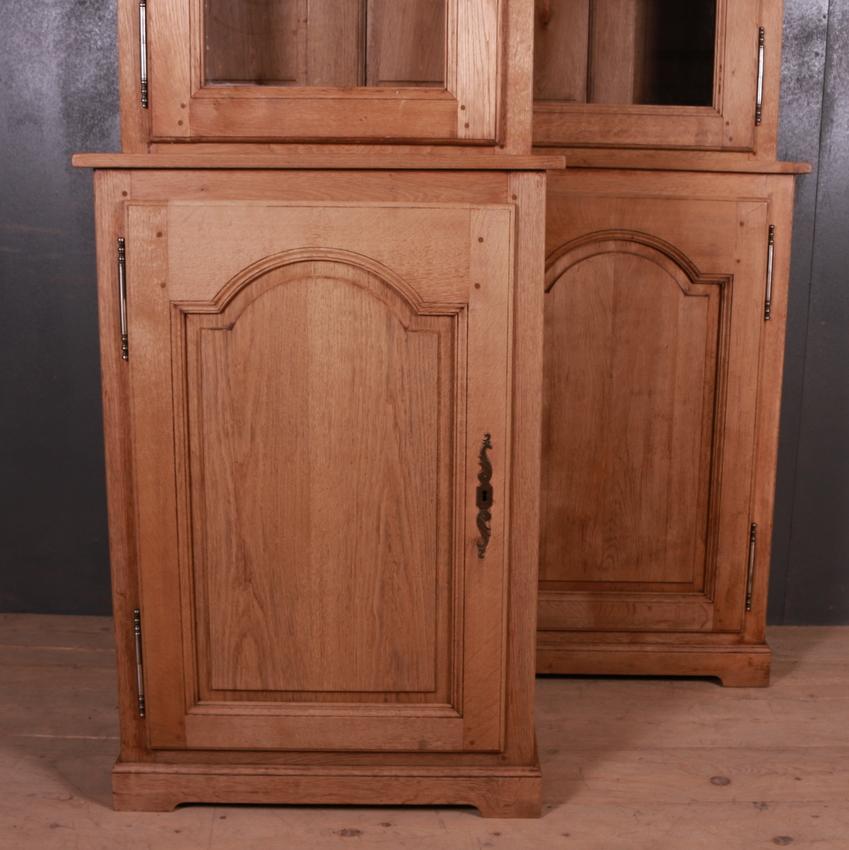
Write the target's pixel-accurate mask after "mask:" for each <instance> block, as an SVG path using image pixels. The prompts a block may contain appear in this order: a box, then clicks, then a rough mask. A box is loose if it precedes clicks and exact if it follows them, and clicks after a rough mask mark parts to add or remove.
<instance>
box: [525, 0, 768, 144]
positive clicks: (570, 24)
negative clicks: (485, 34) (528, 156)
mask: <svg viewBox="0 0 849 850" xmlns="http://www.w3.org/2000/svg"><path fill="white" fill-rule="evenodd" d="M759 5H760V4H759V2H758V0H691V2H686V3H682V2H680V0H536V25H535V39H536V40H535V55H534V98H535V107H534V143H535V144H537V145H561V144H564V145H593V146H596V145H612V146H619V147H659V148H709V149H716V150H719V149H727V150H752V149H753V147H754V142H755V126H756V100H757V99H758V96H759V95H758V76H759V68H760V65H759V24H760V20H759ZM771 35H772V38H773V40H774V41H776V39H777V41H776V44H780V40H781V28H780V26H779V27H778V31H777V33H772V34H771Z"/></svg>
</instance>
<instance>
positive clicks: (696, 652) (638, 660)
mask: <svg viewBox="0 0 849 850" xmlns="http://www.w3.org/2000/svg"><path fill="white" fill-rule="evenodd" d="M771 659H772V651H771V650H770V648H769V647H768V646H767V645H766V644H765V643H763V644H744V645H737V646H705V645H702V646H682V645H680V644H676V645H674V646H671V645H669V644H651V643H649V644H630V645H624V646H623V645H615V644H610V643H607V644H606V643H603V642H598V643H584V642H581V643H574V642H573V643H570V642H569V641H568V635H566V634H564V633H557V632H546V633H543V634H541V635H540V636H539V642H538V644H537V673H542V674H546V673H553V674H560V675H576V676H580V675H592V676H711V677H716V678H718V679H719V680H720V681H721V682H722V684H723V685H724V686H725V687H727V688H765V687H767V686H768V685H769V669H770V661H771Z"/></svg>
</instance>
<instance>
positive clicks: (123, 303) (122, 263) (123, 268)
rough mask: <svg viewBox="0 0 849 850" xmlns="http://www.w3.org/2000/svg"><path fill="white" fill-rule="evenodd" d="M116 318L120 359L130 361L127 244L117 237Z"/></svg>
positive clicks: (120, 237) (121, 237)
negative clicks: (119, 331) (117, 320)
mask: <svg viewBox="0 0 849 850" xmlns="http://www.w3.org/2000/svg"><path fill="white" fill-rule="evenodd" d="M118 316H119V319H120V325H121V359H122V360H129V359H130V334H129V330H128V328H127V243H126V240H125V239H124V237H123V236H119V237H118Z"/></svg>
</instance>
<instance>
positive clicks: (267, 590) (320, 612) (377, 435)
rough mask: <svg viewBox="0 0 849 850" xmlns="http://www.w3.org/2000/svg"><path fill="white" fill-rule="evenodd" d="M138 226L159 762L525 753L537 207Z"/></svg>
mask: <svg viewBox="0 0 849 850" xmlns="http://www.w3.org/2000/svg"><path fill="white" fill-rule="evenodd" d="M234 179H236V178H234ZM127 227H128V239H127V265H128V280H129V331H130V355H129V356H130V362H129V369H130V383H131V408H132V427H133V442H134V446H135V459H134V464H135V481H136V485H135V486H136V503H137V517H138V524H139V533H138V558H139V567H140V576H141V600H142V619H143V624H144V661H145V680H146V686H147V703H148V706H147V721H148V723H147V725H148V731H149V743H150V745H151V746H152V747H154V748H181V747H188V748H195V749H206V748H226V749H239V748H242V749H288V750H300V749H307V750H322V749H327V750H345V749H351V750H399V751H403V750H407V751H461V750H470V751H497V750H499V749H500V748H501V747H502V738H503V722H504V681H505V661H506V659H505V657H504V649H503V647H504V642H505V611H506V599H505V588H506V571H507V565H506V560H505V558H506V517H507V516H509V510H508V504H507V494H508V476H509V470H508V468H507V460H508V453H507V451H506V447H507V445H508V435H509V424H508V423H509V397H510V386H509V369H508V365H509V362H510V353H509V339H510V334H509V327H508V320H509V304H510V299H511V295H510V293H511V286H512V272H511V262H512V261H511V257H512V244H513V228H514V225H513V212H512V208H510V207H506V206H491V207H489V206H488V207H472V206H466V205H459V204H455V205H446V206H428V205H421V206H414V205H393V204H379V203H369V204H362V205H357V204H327V203H325V204H290V203H289V204H287V203H265V202H250V203H248V202H235V201H231V202H226V201H222V202H172V203H167V204H164V203H163V204H156V203H149V204H132V205H129V208H128V225H127ZM489 469H491V489H490V490H488V491H485V492H483V493H482V494H481V493H479V492H478V489H477V488H478V485H479V479H478V476H479V474H481V473H482V471H483V472H484V474H485V473H486V471H487V470H489ZM487 513H488V515H489V516H488V517H487V516H486V514H487ZM479 520H480V521H481V523H480V524H479ZM481 526H482V527H483V529H485V531H484V530H482V527H481ZM487 537H488V539H487Z"/></svg>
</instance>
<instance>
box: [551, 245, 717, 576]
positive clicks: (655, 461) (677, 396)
mask: <svg viewBox="0 0 849 850" xmlns="http://www.w3.org/2000/svg"><path fill="white" fill-rule="evenodd" d="M571 259H572V261H573V262H574V265H573V266H571V268H569V269H568V270H564V272H563V274H562V275H561V276H560V277H559V278H558V279H557V281H555V283H554V284H553V285H552V287H551V289H550V291H549V292H548V305H547V323H546V362H547V364H548V365H549V369H548V372H547V374H546V385H545V387H546V389H545V404H546V408H545V409H546V426H547V427H546V430H545V434H546V438H547V439H546V442H545V443H544V449H543V450H544V453H545V456H546V458H547V459H548V461H549V462H548V464H547V465H546V468H545V474H544V478H543V492H544V494H545V496H544V500H545V503H546V505H547V512H548V513H547V519H546V528H547V529H556V532H554V531H552V533H547V534H544V535H543V540H542V556H541V566H542V569H541V574H540V577H541V579H542V580H543V581H547V580H553V581H559V582H576V583H586V582H590V583H600V584H604V583H607V582H612V583H616V584H617V585H619V586H621V585H622V584H623V583H625V584H629V585H638V586H644V587H651V586H653V585H656V584H663V585H675V586H676V589H678V590H682V591H683V590H691V591H699V590H701V589H702V587H703V581H704V572H705V570H704V559H705V554H706V551H705V550H706V540H705V533H706V530H707V525H708V524H707V523H705V522H703V521H702V520H703V519H704V517H705V516H706V511H707V503H708V497H709V476H710V460H711V456H712V454H713V451H712V449H713V446H712V437H713V433H712V431H713V429H712V428H710V427H709V426H710V425H711V423H712V422H713V418H714V413H713V403H714V399H715V396H716V378H717V365H718V362H719V352H720V348H721V339H720V334H719V329H720V322H719V318H720V311H721V301H722V289H723V286H724V284H726V283H727V280H722V279H721V280H719V281H716V282H712V283H691V282H690V281H689V280H688V279H687V278H686V276H685V275H684V274H683V272H682V271H681V270H680V269H679V268H676V267H675V266H674V265H673V264H672V263H664V261H663V258H662V256H660V255H658V254H657V253H656V252H653V251H652V250H651V249H647V248H646V249H643V250H641V249H640V248H639V246H635V245H634V244H633V243H628V242H627V241H625V240H622V241H611V242H607V243H604V242H599V243H596V244H595V245H593V246H591V248H589V249H588V251H587V252H586V253H585V255H583V256H582V255H573V256H572V258H571ZM565 351H568V352H569V354H568V356H563V352H565ZM576 409H580V410H581V411H582V413H581V415H576V414H575V411H576ZM564 411H566V412H567V413H566V415H567V417H568V421H561V419H560V417H562V416H563V413H564ZM564 470H566V474H564V473H563V471H564ZM599 506H604V509H603V510H599ZM576 589H581V588H580V587H576Z"/></svg>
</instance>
